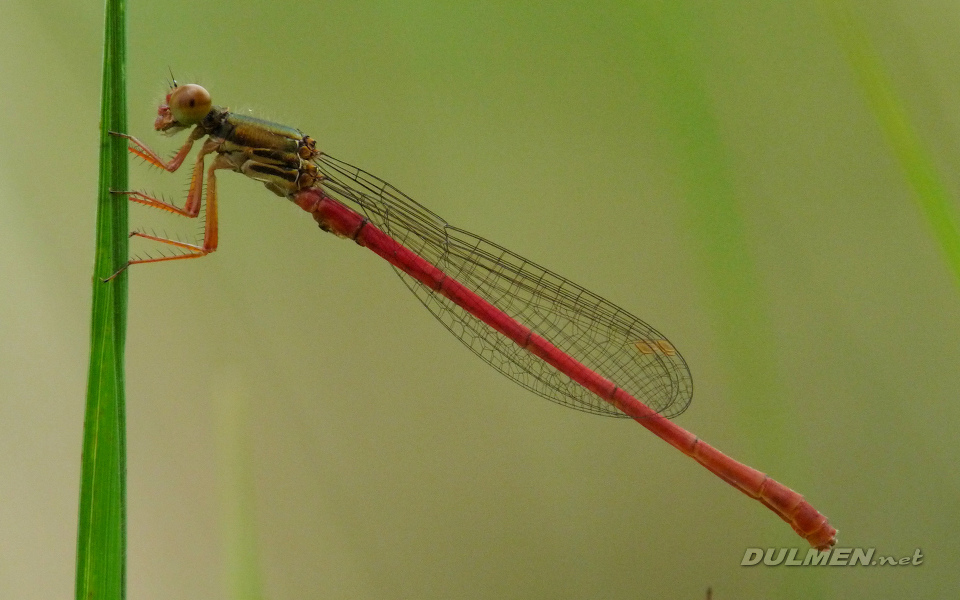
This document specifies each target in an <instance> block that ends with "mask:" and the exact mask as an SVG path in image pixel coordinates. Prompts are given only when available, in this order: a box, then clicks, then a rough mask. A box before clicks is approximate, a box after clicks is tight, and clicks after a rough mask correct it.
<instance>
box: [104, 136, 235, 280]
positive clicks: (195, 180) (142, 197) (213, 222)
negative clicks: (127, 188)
mask: <svg viewBox="0 0 960 600" xmlns="http://www.w3.org/2000/svg"><path fill="white" fill-rule="evenodd" d="M218 145H219V141H217V140H208V141H207V143H205V144H204V145H203V149H202V150H201V151H200V155H199V156H197V162H196V165H195V166H194V170H193V177H192V178H191V184H190V192H189V194H188V198H187V205H186V206H185V207H184V208H182V209H181V208H178V207H176V206H174V205H172V204H169V203H167V202H164V201H162V200H158V199H156V198H152V197H150V196H147V195H146V194H143V193H141V192H119V193H122V194H127V195H128V196H129V197H130V199H131V200H133V201H134V202H139V203H141V204H146V205H148V206H155V207H157V208H162V209H165V210H169V211H171V212H174V213H177V214H181V215H184V216H186V217H191V218H194V217H196V216H197V215H198V214H199V212H200V198H201V192H200V190H201V186H200V177H201V174H202V173H203V156H204V155H205V154H209V153H210V152H212V151H214V150H215V149H216V148H217V146H218ZM217 169H234V165H233V163H232V162H231V161H230V159H229V158H228V157H227V156H226V155H223V154H219V155H217V157H216V158H215V159H214V161H213V163H211V165H210V168H209V169H207V194H206V199H207V211H206V219H205V222H204V227H203V244H202V245H197V244H188V243H186V242H181V241H179V240H172V239H169V238H163V237H160V236H156V235H150V234H147V233H143V232H140V231H134V232H132V233H131V234H130V237H139V238H143V239H147V240H152V241H154V242H160V243H161V244H168V245H170V246H174V247H176V248H181V249H184V250H186V251H187V252H186V253H184V254H178V255H176V256H160V257H156V258H141V259H134V260H130V261H127V264H126V265H124V266H123V267H122V268H120V270H118V271H117V272H116V273H114V274H113V275H111V276H110V277H108V278H107V279H106V280H105V281H109V280H110V279H113V278H114V277H116V276H117V275H119V274H120V273H121V272H123V270H124V269H126V268H127V267H129V266H130V265H138V264H146V263H153V262H163V261H167V260H183V259H187V258H200V257H201V256H206V255H207V254H210V253H211V252H214V251H215V250H216V249H217V243H218V225H217V179H216V175H215V173H214V171H216V170H217Z"/></svg>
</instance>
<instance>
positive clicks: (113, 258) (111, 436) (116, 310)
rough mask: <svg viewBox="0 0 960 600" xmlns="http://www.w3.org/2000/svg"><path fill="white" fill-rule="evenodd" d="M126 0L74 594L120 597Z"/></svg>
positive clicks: (111, 22)
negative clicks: (120, 196)
mask: <svg viewBox="0 0 960 600" xmlns="http://www.w3.org/2000/svg"><path fill="white" fill-rule="evenodd" d="M125 8H126V7H125V0H107V3H106V19H105V33H104V55H103V90H102V98H101V103H102V104H101V113H100V181H99V188H98V194H99V196H98V204H97V230H96V258H95V266H94V278H93V315H92V320H91V339H90V371H89V378H88V382H87V404H86V412H85V417H84V425H83V458H82V467H81V483H80V508H79V522H78V528H77V529H78V531H77V579H76V597H77V600H101V599H111V600H112V599H120V598H123V597H124V596H125V593H126V590H125V587H126V433H125V417H124V373H123V362H124V360H123V359H124V338H125V336H126V310H127V276H126V273H122V274H120V276H118V277H116V278H115V279H113V280H112V281H110V282H109V283H103V282H102V281H101V279H103V278H105V277H108V276H109V275H111V274H112V273H114V272H115V271H116V270H117V269H118V268H120V266H122V265H123V264H124V262H125V261H126V260H127V203H126V202H124V201H118V200H117V199H116V198H115V197H113V196H112V195H111V194H110V190H111V189H121V190H123V189H127V156H126V143H125V141H124V140H123V139H120V138H116V137H112V136H110V135H108V133H107V132H108V131H124V132H125V131H126V130H127V114H126V72H125V63H126V14H125V13H126V10H125Z"/></svg>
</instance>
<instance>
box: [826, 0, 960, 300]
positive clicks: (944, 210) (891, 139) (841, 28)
mask: <svg viewBox="0 0 960 600" xmlns="http://www.w3.org/2000/svg"><path fill="white" fill-rule="evenodd" d="M820 5H821V6H822V7H823V11H824V13H825V14H826V15H827V17H828V18H829V20H830V22H831V23H832V25H833V27H834V30H835V31H836V34H837V38H838V39H839V40H840V44H841V46H842V47H843V50H844V51H845V52H846V54H847V60H848V61H849V62H850V67H851V69H852V70H853V72H854V74H855V75H856V77H857V80H858V81H859V83H860V87H861V88H862V89H863V93H864V96H866V99H867V102H868V103H869V105H870V108H871V110H873V113H874V115H875V116H876V119H877V124H878V125H879V126H880V129H881V130H882V131H883V134H884V135H885V136H886V138H887V142H888V143H889V144H890V146H891V148H892V149H893V152H894V155H895V156H896V158H897V161H898V162H899V163H900V167H901V168H902V169H903V172H904V174H905V175H906V178H907V182H908V183H909V184H910V186H911V187H912V188H913V193H914V197H915V198H916V201H917V204H918V206H919V208H920V211H921V212H922V213H923V215H924V216H925V217H926V219H927V222H928V223H929V224H930V228H931V230H932V233H933V236H934V238H935V239H936V240H937V243H938V244H939V245H940V249H941V250H942V251H943V254H944V258H945V259H946V261H947V265H948V266H949V268H950V270H951V271H953V276H954V280H955V281H956V282H957V284H958V285H960V224H958V218H957V214H956V211H955V210H954V208H953V205H952V203H951V198H950V196H949V194H948V193H947V189H946V186H945V185H944V183H943V180H942V178H941V177H940V175H939V174H938V172H937V168H936V165H935V164H934V162H933V160H932V159H931V157H930V154H929V152H928V151H927V149H926V148H925V147H924V145H923V142H922V141H921V140H920V135H919V134H918V133H917V131H916V128H915V127H914V126H913V123H912V122H911V121H910V116H909V114H908V113H907V109H906V106H905V103H904V102H903V100H902V99H901V98H900V97H899V96H898V95H897V92H896V89H895V88H894V86H893V82H892V81H891V79H890V76H889V74H888V73H887V72H886V70H885V69H884V67H883V63H882V61H881V59H880V56H879V55H878V54H877V51H876V50H874V48H873V46H872V44H871V43H870V39H869V38H868V37H867V34H866V32H865V31H864V30H863V27H862V26H861V24H860V22H859V20H858V19H857V17H856V15H855V14H854V13H853V11H852V10H851V9H850V7H849V6H848V5H847V4H846V3H845V2H842V1H837V0H821V2H820Z"/></svg>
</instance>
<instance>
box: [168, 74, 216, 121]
mask: <svg viewBox="0 0 960 600" xmlns="http://www.w3.org/2000/svg"><path fill="white" fill-rule="evenodd" d="M169 105H170V112H171V113H172V114H173V118H174V119H176V121H177V123H179V124H180V125H196V124H197V123H199V122H200V121H202V120H203V118H204V117H205V116H207V113H209V112H210V106H211V103H210V92H208V91H207V90H205V89H203V88H202V87H201V86H199V85H197V84H195V83H188V84H186V85H179V86H177V87H175V88H174V89H173V91H172V92H170V100H169Z"/></svg>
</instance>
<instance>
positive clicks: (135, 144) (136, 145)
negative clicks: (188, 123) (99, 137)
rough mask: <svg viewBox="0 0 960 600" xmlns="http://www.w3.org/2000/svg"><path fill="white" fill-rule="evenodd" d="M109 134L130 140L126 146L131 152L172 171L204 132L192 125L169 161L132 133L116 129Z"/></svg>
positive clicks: (177, 167)
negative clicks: (182, 143)
mask: <svg viewBox="0 0 960 600" xmlns="http://www.w3.org/2000/svg"><path fill="white" fill-rule="evenodd" d="M110 135H115V136H117V137H121V138H123V139H125V140H127V141H129V142H130V146H129V147H128V148H127V150H129V151H130V152H131V153H133V154H136V155H137V156H139V157H140V158H142V159H143V160H145V161H147V162H148V163H150V164H151V165H153V166H155V167H160V168H161V169H164V170H166V171H170V172H171V173H173V172H174V171H176V170H177V169H179V168H180V165H181V164H183V161H184V159H185V158H187V154H189V153H190V149H191V148H193V143H194V142H195V141H197V140H199V139H200V138H202V137H203V136H205V135H206V133H205V132H204V131H203V130H201V129H200V127H194V128H193V131H191V132H190V136H189V137H188V138H187V141H186V143H185V144H184V145H183V146H182V147H181V148H180V149H179V150H178V151H177V153H176V154H174V156H173V158H171V159H170V161H169V162H167V161H164V160H163V159H162V158H160V155H159V154H157V153H156V152H154V151H153V150H151V149H150V148H148V147H147V145H146V144H144V143H143V142H141V141H140V140H138V139H137V138H135V137H133V136H132V135H127V134H126V133H117V132H116V131H111V132H110Z"/></svg>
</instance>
